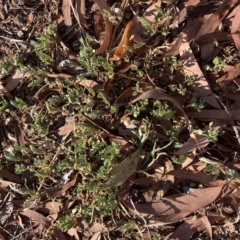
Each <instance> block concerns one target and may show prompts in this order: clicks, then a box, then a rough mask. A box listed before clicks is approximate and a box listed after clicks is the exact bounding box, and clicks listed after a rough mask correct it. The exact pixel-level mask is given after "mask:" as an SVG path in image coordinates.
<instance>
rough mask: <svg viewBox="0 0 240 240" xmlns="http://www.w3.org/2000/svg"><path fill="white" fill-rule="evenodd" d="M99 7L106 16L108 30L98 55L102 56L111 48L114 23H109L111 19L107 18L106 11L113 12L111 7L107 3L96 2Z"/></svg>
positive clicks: (102, 0)
mask: <svg viewBox="0 0 240 240" xmlns="http://www.w3.org/2000/svg"><path fill="white" fill-rule="evenodd" d="M94 1H95V2H96V3H97V5H98V6H99V8H100V11H101V13H102V15H103V16H104V19H105V23H106V28H105V37H104V40H103V42H102V44H101V46H100V48H99V49H98V51H97V53H96V54H101V53H103V52H104V51H105V50H106V49H107V48H108V46H109V44H110V41H111V34H112V23H111V22H110V21H109V19H108V18H107V17H106V16H105V13H104V11H109V12H110V11H111V10H110V7H109V6H108V5H107V3H106V2H105V1H104V0H94Z"/></svg>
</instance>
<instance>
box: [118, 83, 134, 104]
mask: <svg viewBox="0 0 240 240" xmlns="http://www.w3.org/2000/svg"><path fill="white" fill-rule="evenodd" d="M133 92H134V89H133V87H130V88H127V89H126V90H125V91H124V92H123V93H122V94H121V95H120V96H119V97H118V99H117V103H122V102H124V101H125V100H126V99H127V98H131V97H132V96H133Z"/></svg>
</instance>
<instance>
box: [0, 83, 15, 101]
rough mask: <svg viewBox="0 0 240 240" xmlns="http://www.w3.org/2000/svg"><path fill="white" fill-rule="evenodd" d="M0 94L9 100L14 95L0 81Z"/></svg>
mask: <svg viewBox="0 0 240 240" xmlns="http://www.w3.org/2000/svg"><path fill="white" fill-rule="evenodd" d="M0 96H6V97H7V98H8V99H9V100H13V99H14V97H13V95H12V94H11V93H9V92H8V90H7V89H6V88H5V87H4V86H3V85H2V83H0Z"/></svg>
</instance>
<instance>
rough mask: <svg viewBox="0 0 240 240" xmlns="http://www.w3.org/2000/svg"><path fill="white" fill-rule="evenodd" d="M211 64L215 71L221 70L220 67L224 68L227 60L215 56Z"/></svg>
mask: <svg viewBox="0 0 240 240" xmlns="http://www.w3.org/2000/svg"><path fill="white" fill-rule="evenodd" d="M213 64H214V67H213V70H214V71H215V72H220V71H222V68H224V67H225V66H226V65H227V61H226V59H222V58H221V57H219V56H216V57H215V58H214V59H213Z"/></svg>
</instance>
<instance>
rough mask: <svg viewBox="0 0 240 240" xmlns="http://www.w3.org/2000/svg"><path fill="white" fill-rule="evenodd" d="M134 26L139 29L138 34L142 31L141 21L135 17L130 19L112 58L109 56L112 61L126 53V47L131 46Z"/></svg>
mask: <svg viewBox="0 0 240 240" xmlns="http://www.w3.org/2000/svg"><path fill="white" fill-rule="evenodd" d="M134 28H135V29H138V30H139V35H140V33H141V32H143V31H144V27H143V26H142V24H141V22H140V21H139V20H138V19H137V18H134V19H132V20H131V21H130V22H129V23H128V24H127V25H126V27H125V29H124V33H123V36H122V39H121V42H120V43H119V45H118V47H117V49H116V50H115V52H114V55H113V58H111V60H112V61H118V60H120V59H122V58H124V57H125V56H126V55H127V53H128V50H127V47H128V46H129V47H131V46H132V45H133V42H134V41H133V34H132V32H133V29H134ZM135 31H136V30H135ZM135 34H136V33H135Z"/></svg>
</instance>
